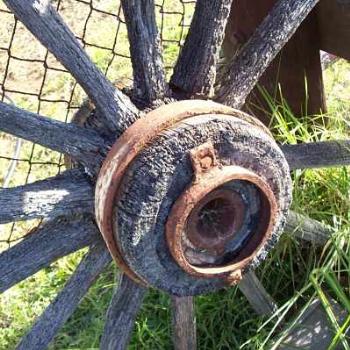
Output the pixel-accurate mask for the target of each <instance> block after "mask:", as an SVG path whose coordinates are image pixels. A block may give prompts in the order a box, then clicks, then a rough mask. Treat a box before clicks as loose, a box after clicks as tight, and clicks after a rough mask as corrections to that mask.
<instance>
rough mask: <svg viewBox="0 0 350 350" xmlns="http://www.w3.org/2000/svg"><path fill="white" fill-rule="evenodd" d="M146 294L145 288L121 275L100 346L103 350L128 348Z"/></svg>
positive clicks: (108, 312)
mask: <svg viewBox="0 0 350 350" xmlns="http://www.w3.org/2000/svg"><path fill="white" fill-rule="evenodd" d="M145 293H146V289H145V288H144V287H142V286H140V285H139V284H136V283H135V282H134V281H132V280H131V279H130V278H129V277H128V276H126V275H125V274H121V275H120V280H119V283H118V285H117V286H116V288H115V291H114V295H113V297H112V300H111V303H110V305H109V307H108V311H107V317H106V323H105V328H104V331H103V335H102V339H101V344H100V348H101V350H124V349H126V348H127V346H128V343H129V340H130V337H131V332H132V330H133V328H134V323H135V319H136V316H137V314H138V312H139V309H140V307H141V305H142V302H143V298H144V296H145Z"/></svg>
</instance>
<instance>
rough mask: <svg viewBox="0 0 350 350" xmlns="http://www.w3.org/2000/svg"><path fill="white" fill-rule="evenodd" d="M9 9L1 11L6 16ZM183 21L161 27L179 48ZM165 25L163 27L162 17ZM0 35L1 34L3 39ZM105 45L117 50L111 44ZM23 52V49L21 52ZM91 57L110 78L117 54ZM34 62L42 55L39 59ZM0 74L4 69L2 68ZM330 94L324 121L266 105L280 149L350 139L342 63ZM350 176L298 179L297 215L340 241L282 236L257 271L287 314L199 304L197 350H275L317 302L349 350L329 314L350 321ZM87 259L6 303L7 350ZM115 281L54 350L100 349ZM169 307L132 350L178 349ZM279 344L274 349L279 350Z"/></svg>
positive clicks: (46, 156)
mask: <svg viewBox="0 0 350 350" xmlns="http://www.w3.org/2000/svg"><path fill="white" fill-rule="evenodd" d="M102 3H103V5H104V6H107V7H108V9H112V8H113V6H115V5H114V2H113V1H105V0H104V1H103V2H102V1H97V2H96V4H97V5H98V6H99V5H100V4H101V6H102ZM2 6H3V5H2V2H1V1H0V7H2ZM166 6H167V10H169V11H176V10H181V9H179V8H178V2H176V1H174V0H167V1H166ZM104 9H106V8H104ZM65 16H66V19H67V20H68V21H69V20H71V18H70V17H69V11H68V10H67V11H66V14H65ZM82 17H83V16H82ZM178 20H179V19H178V18H176V17H172V18H171V17H169V18H165V19H164V23H165V25H166V28H168V29H167V30H166V32H165V35H166V37H167V38H168V39H173V40H174V39H175V40H180V39H181V31H180V30H179V28H176V25H175V24H176V23H178ZM158 21H159V23H160V21H161V18H160V17H158ZM187 23H188V18H187ZM72 25H73V26H76V28H75V29H76V30H77V31H79V30H80V29H81V27H79V26H80V18H79V17H78V18H77V20H76V21H75V22H74V23H73V22H72ZM0 27H1V26H0ZM122 27H123V26H121V28H120V34H119V36H118V40H119V42H118V43H117V45H118V50H120V51H119V52H121V53H122V54H128V49H127V44H126V40H127V37H126V32H125V27H124V28H122ZM97 30H98V26H96V24H95V26H94V25H93V23H92V27H90V28H89V31H91V33H92V34H91V35H92V36H93V38H92V40H94V39H96V40H100V39H101V40H107V39H106V37H108V35H112V34H113V31H114V30H115V28H113V27H110V28H109V30H110V32H108V31H107V32H105V31H104V32H102V33H96V34H94V32H95V31H97ZM104 30H105V29H104ZM1 35H2V34H1V33H0V39H1ZM104 44H105V45H109V44H110V43H109V42H108V41H106V42H104ZM20 46H21V45H19V47H20ZM22 46H25V45H24V43H23V45H22ZM19 49H20V48H19ZM22 49H23V48H22ZM178 49H179V48H178V46H177V45H176V44H174V43H170V42H167V43H165V47H164V53H165V62H166V64H167V65H168V64H169V65H171V64H172V63H173V61H174V59H175V58H176V56H177V53H178ZM88 51H89V54H90V55H91V56H92V58H93V60H94V61H95V62H96V63H97V64H98V66H99V67H100V68H101V69H106V67H107V65H108V62H109V60H110V56H109V55H110V54H109V53H108V52H105V51H103V50H100V49H93V48H88ZM33 52H34V53H33V54H38V50H34V51H33ZM0 60H1V56H0ZM0 67H2V66H1V62H0ZM1 69H2V68H1ZM1 69H0V71H1ZM169 72H170V70H169ZM23 74H24V73H23ZM26 74H28V73H26ZM39 75H40V74H39ZM107 75H108V77H109V78H110V79H112V80H114V79H123V78H127V77H130V75H131V66H130V62H129V60H128V59H125V58H122V57H116V58H115V59H114V60H113V61H112V64H111V67H110V69H109V70H108V72H107ZM30 83H31V81H29V82H28V84H29V87H30ZM71 84H72V82H71V79H70V78H69V77H67V75H65V74H61V75H57V76H55V77H52V79H50V80H49V81H48V82H47V84H46V85H45V90H44V91H45V94H46V95H45V96H50V94H53V95H54V96H57V95H60V96H66V94H67V92H70V91H71V90H70V88H71ZM325 87H326V95H327V101H328V106H329V113H328V115H327V116H305V118H302V119H296V118H295V117H294V116H293V114H292V113H291V112H290V110H289V108H288V106H287V104H286V103H282V104H276V103H275V102H274V101H272V100H271V99H269V97H268V96H267V95H266V96H265V97H266V99H267V100H268V101H269V102H270V111H269V112H270V113H271V116H272V122H271V128H272V130H273V132H274V134H275V137H276V139H277V140H278V141H279V142H281V143H297V142H308V141H317V140H328V139H336V138H345V137H349V130H350V128H349V123H350V100H349V96H350V64H349V63H347V62H345V61H342V60H340V61H338V62H337V63H336V64H334V65H333V66H331V67H330V68H328V69H327V71H326V72H325ZM11 98H13V100H14V101H15V103H16V104H18V105H20V106H22V107H24V108H28V109H30V110H34V111H36V109H37V107H38V101H37V100H35V99H32V98H29V97H25V96H23V95H22V96H20V95H11ZM82 98H83V93H82V91H81V90H80V89H78V90H76V93H75V94H74V102H75V103H76V104H79V103H80V102H81V100H82ZM40 108H41V109H40V112H41V113H43V114H46V115H49V116H52V117H53V118H56V119H60V120H65V118H66V114H65V112H66V109H65V108H66V107H65V106H62V105H60V104H59V103H58V104H53V103H42V104H41V107H40ZM70 115H71V114H70ZM0 145H1V149H0V155H2V156H4V155H7V156H11V154H12V150H13V145H14V140H13V138H11V137H9V136H8V135H4V134H0ZM31 147H32V145H31V144H30V143H25V146H24V147H23V148H22V152H21V158H24V159H30V157H31V153H32V152H31V151H32V149H31ZM33 159H34V160H39V161H44V162H59V161H60V159H59V155H58V154H57V153H55V152H48V151H47V150H45V149H44V148H42V147H38V146H36V147H35V150H34V154H33ZM7 166H8V162H7V161H5V160H1V159H0V183H1V180H2V178H3V176H4V174H5V170H6V169H7ZM57 170H58V168H57V166H55V165H53V166H45V167H43V166H37V167H33V168H32V169H29V168H28V164H27V163H20V164H18V166H17V169H16V173H15V175H14V177H13V181H12V182H11V186H14V185H19V184H23V183H24V182H25V181H26V177H27V175H28V173H29V181H30V182H32V181H35V180H37V179H40V178H45V177H47V176H50V175H54V174H55V173H57ZM349 170H350V169H349V167H343V168H337V169H333V168H332V169H322V170H305V171H295V172H293V174H292V175H293V182H294V191H293V198H294V199H293V205H292V206H293V209H294V210H296V211H298V212H301V213H303V214H307V215H309V216H311V217H312V218H314V219H317V220H320V221H322V222H324V223H327V224H329V225H331V226H332V227H334V229H335V233H334V235H333V237H332V238H331V239H330V241H329V242H328V243H327V245H326V246H325V247H322V248H316V247H314V246H312V245H311V244H308V243H305V242H301V241H297V240H295V239H294V238H293V237H292V236H290V235H286V234H285V235H283V236H282V238H281V240H280V242H279V243H278V245H277V246H276V248H275V249H274V250H273V251H272V252H271V254H270V255H269V257H268V259H267V260H266V262H264V263H263V264H262V265H261V266H260V267H259V269H258V271H257V274H258V276H259V277H260V278H261V280H262V282H263V284H264V286H265V287H266V289H267V290H268V291H269V293H271V295H272V296H273V297H274V298H275V299H276V300H277V301H278V305H279V306H280V308H279V310H277V311H276V313H275V314H274V315H273V316H272V317H271V318H266V317H258V316H256V315H255V314H254V311H253V310H252V308H251V307H250V305H249V304H248V302H247V300H246V299H245V298H244V296H243V295H242V294H241V292H240V291H239V290H238V289H237V288H230V289H227V290H223V291H220V292H218V293H214V294H210V295H206V296H200V297H197V298H196V301H195V302H196V316H197V328H198V342H199V348H200V349H240V348H242V349H252V350H253V349H271V348H273V347H274V346H277V345H276V344H278V342H279V341H282V337H281V336H279V334H280V332H281V330H282V328H284V327H286V326H288V325H289V326H290V327H291V326H292V325H293V324H294V323H295V322H296V320H297V319H296V317H297V315H298V312H299V311H300V310H302V308H303V307H305V305H307V304H308V303H310V302H311V301H312V300H313V298H315V297H318V298H320V299H321V301H322V305H323V306H324V307H325V309H326V310H327V314H328V317H329V319H330V321H331V323H332V327H333V329H334V332H335V337H334V340H333V343H332V346H333V347H334V346H335V345H336V344H343V346H344V348H346V346H348V345H347V342H348V339H346V337H345V335H344V331H345V329H346V328H347V326H348V325H349V323H350V320H349V317H348V319H347V320H346V322H345V324H337V322H336V321H335V317H334V316H335V315H334V314H332V311H331V310H330V309H329V303H330V300H331V299H334V300H336V301H337V302H338V303H339V304H340V305H341V306H342V307H343V308H344V309H345V310H348V311H349V312H350V310H349V305H350V299H349V295H350V278H349V275H350V257H349V243H348V242H349V241H350V198H349V197H350V172H349ZM36 224H37V222H36V221H31V222H27V223H19V224H17V225H16V227H15V236H14V237H21V236H22V235H23V233H24V232H25V231H26V230H28V229H29V228H32V227H35V225H36ZM9 229H10V225H5V226H4V225H3V226H0V238H1V237H7V235H8V232H9ZM4 248H5V246H0V250H1V249H4ZM84 252H85V251H83V252H78V253H76V254H72V255H70V256H69V257H66V258H64V259H61V260H59V261H58V262H56V263H54V264H52V266H50V267H49V268H47V269H45V270H43V271H41V272H39V273H37V274H36V275H35V276H32V277H31V278H29V279H27V280H26V281H24V282H22V283H20V284H19V285H17V286H15V287H13V288H11V289H10V290H9V291H7V292H6V293H4V294H3V295H1V298H0V349H1V350H5V349H6V350H7V349H13V348H14V347H15V344H16V343H17V342H18V340H19V339H20V337H21V336H22V335H23V334H24V333H25V332H26V331H27V330H28V329H29V328H30V325H31V324H32V323H33V321H34V319H35V318H36V317H37V316H39V315H40V314H41V313H42V311H43V310H44V309H45V307H46V306H47V305H48V304H49V303H50V301H52V300H53V298H54V297H55V295H56V294H57V292H58V291H59V290H60V289H61V288H62V287H63V286H64V284H65V282H66V281H67V279H68V278H69V277H70V275H71V274H72V273H73V272H74V269H75V267H76V266H77V264H78V263H79V261H80V259H81V257H82V256H83V254H84ZM117 275H118V271H117V270H116V268H115V267H114V266H112V265H111V266H110V267H109V268H108V269H107V271H106V272H105V273H103V274H102V275H101V276H100V278H99V279H98V280H97V281H96V282H95V283H94V285H93V286H92V288H91V289H90V291H89V293H88V295H87V296H86V297H85V298H84V300H83V301H82V302H81V304H80V306H79V307H78V309H77V310H76V311H75V313H74V314H73V316H72V317H71V318H70V319H69V321H68V322H67V323H66V324H65V326H64V327H63V329H62V330H61V331H60V333H59V335H58V336H57V337H56V339H55V340H54V342H53V343H52V344H51V346H50V349H95V348H98V346H99V339H100V336H101V333H102V331H103V325H104V317H105V313H106V309H107V307H108V303H109V300H110V297H111V295H112V293H113V288H114V280H115V278H116V277H117ZM169 304H170V302H169V297H168V296H166V295H165V294H163V293H161V292H158V291H154V290H152V291H150V292H149V293H148V295H147V297H146V299H145V302H144V304H143V306H142V310H141V312H140V314H139V316H138V318H137V322H136V325H135V329H134V332H133V336H132V340H131V344H130V349H150V350H151V349H152V350H153V349H171V348H172V345H171V329H170V311H169ZM272 340H274V342H277V343H275V345H272V343H271V342H272Z"/></svg>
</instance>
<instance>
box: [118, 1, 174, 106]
mask: <svg viewBox="0 0 350 350" xmlns="http://www.w3.org/2000/svg"><path fill="white" fill-rule="evenodd" d="M121 4H122V6H123V12H124V16H125V20H126V25H127V29H128V36H129V42H130V52H131V61H132V66H133V72H134V83H133V84H134V86H133V93H134V96H135V98H136V99H139V100H140V101H141V103H143V104H146V105H150V104H151V103H152V102H155V101H156V100H163V99H164V97H165V96H166V95H167V84H166V81H165V72H164V66H163V59H162V50H161V42H160V37H159V33H158V29H157V24H156V17H155V11H154V9H155V6H154V0H132V1H130V0H122V2H121Z"/></svg>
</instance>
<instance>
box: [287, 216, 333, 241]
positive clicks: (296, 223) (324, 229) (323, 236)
mask: <svg viewBox="0 0 350 350" xmlns="http://www.w3.org/2000/svg"><path fill="white" fill-rule="evenodd" d="M284 230H285V231H286V232H287V233H289V234H292V235H293V236H295V237H298V238H301V239H304V240H305V241H309V242H312V243H314V244H316V245H323V244H325V243H326V242H327V241H328V240H329V239H330V237H331V235H332V234H333V230H332V229H331V228H330V227H329V226H326V225H324V224H322V223H321V222H319V221H317V220H313V219H310V218H308V217H306V216H304V215H301V214H298V213H295V212H293V211H291V212H290V213H289V215H288V219H287V223H286V226H285V229H284Z"/></svg>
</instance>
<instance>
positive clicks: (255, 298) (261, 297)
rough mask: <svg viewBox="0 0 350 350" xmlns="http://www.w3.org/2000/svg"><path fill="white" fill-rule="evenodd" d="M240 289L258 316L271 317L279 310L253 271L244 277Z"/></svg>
mask: <svg viewBox="0 0 350 350" xmlns="http://www.w3.org/2000/svg"><path fill="white" fill-rule="evenodd" d="M238 288H239V290H240V291H241V292H242V293H243V294H244V296H245V297H246V298H247V300H248V302H249V303H250V305H251V307H252V308H253V309H254V311H255V312H256V313H257V314H258V315H261V316H264V315H271V314H273V313H274V312H275V311H276V310H277V304H276V302H275V301H274V300H273V298H272V297H271V296H270V294H269V293H268V292H267V291H266V289H265V288H264V286H263V285H262V284H261V282H260V281H259V279H258V277H257V276H256V275H255V273H254V272H253V271H248V272H247V273H246V274H245V275H244V276H243V279H242V281H241V282H240V283H239V285H238Z"/></svg>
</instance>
